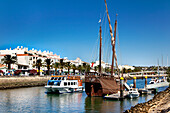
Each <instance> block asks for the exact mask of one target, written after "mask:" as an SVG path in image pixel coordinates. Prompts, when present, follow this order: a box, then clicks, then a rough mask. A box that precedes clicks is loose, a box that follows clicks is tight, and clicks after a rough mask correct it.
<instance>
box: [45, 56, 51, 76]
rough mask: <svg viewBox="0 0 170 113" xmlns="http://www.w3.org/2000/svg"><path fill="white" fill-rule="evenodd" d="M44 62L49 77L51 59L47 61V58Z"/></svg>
mask: <svg viewBox="0 0 170 113" xmlns="http://www.w3.org/2000/svg"><path fill="white" fill-rule="evenodd" d="M45 62H46V66H47V74H48V75H50V67H51V66H52V65H51V63H52V61H51V59H48V58H47V59H46V60H45Z"/></svg>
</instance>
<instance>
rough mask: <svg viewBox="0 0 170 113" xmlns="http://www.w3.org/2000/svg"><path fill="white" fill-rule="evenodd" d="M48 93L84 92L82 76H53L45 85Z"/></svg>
mask: <svg viewBox="0 0 170 113" xmlns="http://www.w3.org/2000/svg"><path fill="white" fill-rule="evenodd" d="M45 88H46V90H47V93H72V92H83V88H84V87H83V86H82V80H81V79H80V76H66V75H62V76H61V75H60V76H51V79H50V80H48V82H47V85H46V86H45Z"/></svg>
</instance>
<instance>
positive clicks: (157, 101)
mask: <svg viewBox="0 0 170 113" xmlns="http://www.w3.org/2000/svg"><path fill="white" fill-rule="evenodd" d="M169 112H170V88H169V87H168V88H167V89H166V90H165V91H162V92H159V93H158V94H156V95H155V96H154V97H153V99H151V100H149V101H148V102H145V103H140V104H137V105H135V106H134V107H131V109H130V110H126V111H125V112H124V113H169Z"/></svg>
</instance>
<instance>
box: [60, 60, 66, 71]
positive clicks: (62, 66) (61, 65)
mask: <svg viewBox="0 0 170 113" xmlns="http://www.w3.org/2000/svg"><path fill="white" fill-rule="evenodd" d="M64 66H65V63H64V62H63V59H60V69H61V72H63V68H64Z"/></svg>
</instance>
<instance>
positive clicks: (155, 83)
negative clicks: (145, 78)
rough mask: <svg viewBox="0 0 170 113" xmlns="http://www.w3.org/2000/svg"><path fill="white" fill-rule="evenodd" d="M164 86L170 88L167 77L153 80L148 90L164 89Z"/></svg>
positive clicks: (147, 86)
mask: <svg viewBox="0 0 170 113" xmlns="http://www.w3.org/2000/svg"><path fill="white" fill-rule="evenodd" d="M164 86H169V83H168V81H167V80H166V78H165V77H163V78H162V79H158V78H152V79H151V81H150V82H149V84H148V85H146V88H147V89H155V88H158V87H164Z"/></svg>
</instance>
